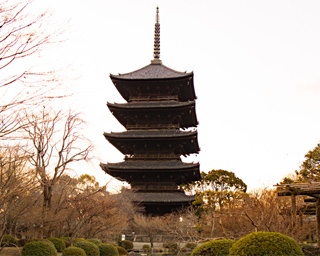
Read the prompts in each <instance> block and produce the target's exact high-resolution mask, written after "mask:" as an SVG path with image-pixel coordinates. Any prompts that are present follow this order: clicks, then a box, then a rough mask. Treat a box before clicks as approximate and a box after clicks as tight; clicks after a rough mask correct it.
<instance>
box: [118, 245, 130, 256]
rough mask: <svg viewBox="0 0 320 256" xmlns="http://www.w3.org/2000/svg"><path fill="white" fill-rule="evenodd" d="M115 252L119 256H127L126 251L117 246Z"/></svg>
mask: <svg viewBox="0 0 320 256" xmlns="http://www.w3.org/2000/svg"><path fill="white" fill-rule="evenodd" d="M117 250H118V253H119V256H123V255H127V254H128V251H127V250H126V249H124V248H123V247H121V246H117Z"/></svg>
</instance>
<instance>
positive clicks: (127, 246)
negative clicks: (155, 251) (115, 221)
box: [119, 240, 133, 250]
mask: <svg viewBox="0 0 320 256" xmlns="http://www.w3.org/2000/svg"><path fill="white" fill-rule="evenodd" d="M119 245H120V246H121V247H123V248H124V249H126V250H131V249H133V242H131V241H129V240H123V241H121V242H120V243H119Z"/></svg>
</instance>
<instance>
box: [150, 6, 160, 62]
mask: <svg viewBox="0 0 320 256" xmlns="http://www.w3.org/2000/svg"><path fill="white" fill-rule="evenodd" d="M161 63H162V62H161V60H160V23H159V7H158V6H157V13H156V23H155V25H154V48H153V60H152V61H151V64H161Z"/></svg>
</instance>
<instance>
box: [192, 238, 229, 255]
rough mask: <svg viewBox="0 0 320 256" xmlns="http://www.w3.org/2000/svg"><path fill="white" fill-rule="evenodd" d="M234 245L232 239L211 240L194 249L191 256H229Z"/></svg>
mask: <svg viewBox="0 0 320 256" xmlns="http://www.w3.org/2000/svg"><path fill="white" fill-rule="evenodd" d="M233 244H234V241H233V240H230V239H219V240H218V239H217V240H211V241H209V242H205V243H203V244H200V245H199V246H197V247H196V248H194V249H193V251H192V253H191V256H196V255H201V256H227V255H229V250H230V248H231V246H232V245H233Z"/></svg>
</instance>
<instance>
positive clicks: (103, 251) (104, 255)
mask: <svg viewBox="0 0 320 256" xmlns="http://www.w3.org/2000/svg"><path fill="white" fill-rule="evenodd" d="M98 247H99V251H100V256H119V252H118V250H117V248H116V247H115V246H114V245H112V244H106V243H102V244H99V245H98Z"/></svg>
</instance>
